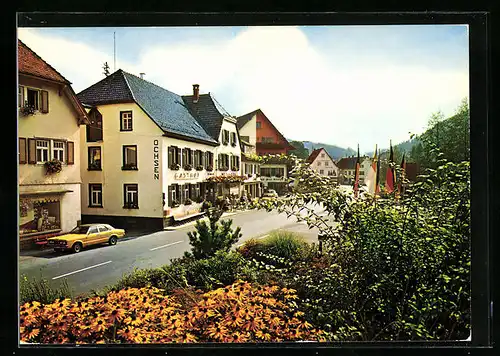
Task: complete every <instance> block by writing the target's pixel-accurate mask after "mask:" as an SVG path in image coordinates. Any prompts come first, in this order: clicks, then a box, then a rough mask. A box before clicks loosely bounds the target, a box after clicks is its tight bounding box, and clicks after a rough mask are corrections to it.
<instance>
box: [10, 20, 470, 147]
mask: <svg viewBox="0 0 500 356" xmlns="http://www.w3.org/2000/svg"><path fill="white" fill-rule="evenodd" d="M113 37H115V38H116V42H115V43H116V52H115V53H116V57H114V55H113V52H114V40H113ZM18 38H19V39H20V40H22V41H23V42H24V43H25V44H26V45H28V46H29V47H30V48H31V49H32V50H34V51H35V52H36V53H37V54H38V55H39V56H41V57H42V58H43V59H44V60H46V61H47V62H48V63H49V64H50V65H52V66H53V67H54V68H55V69H56V70H57V71H59V72H60V73H61V74H62V75H63V76H64V77H66V79H68V80H69V81H70V82H72V86H73V89H74V90H75V92H76V93H78V92H80V91H82V90H83V89H85V88H87V87H89V86H91V85H92V84H94V83H96V82H98V81H99V80H101V79H103V78H104V74H103V69H102V67H103V64H104V62H108V65H109V67H110V71H111V72H114V71H115V70H118V69H123V70H124V71H126V72H129V73H132V74H135V75H137V76H139V74H140V73H145V75H144V79H146V80H148V81H150V82H153V83H155V84H157V85H160V86H161V87H163V88H165V89H168V90H170V91H172V92H174V93H177V94H179V95H190V94H192V84H199V85H200V93H201V94H205V93H209V92H210V93H211V94H212V95H213V96H214V97H215V98H216V100H217V101H218V102H219V103H220V104H221V105H222V106H223V107H224V108H225V109H226V110H227V111H228V112H229V113H230V114H231V115H233V116H241V115H244V114H246V113H248V112H251V111H253V110H256V109H258V108H260V109H261V110H262V111H263V112H264V113H265V114H266V116H267V117H268V118H269V119H270V120H271V121H272V122H273V124H274V125H275V126H276V127H277V128H278V130H280V131H281V133H282V134H283V135H284V136H285V137H286V138H288V139H292V140H302V141H313V142H321V143H327V144H332V145H337V146H340V147H344V148H347V147H351V148H354V147H356V146H357V144H359V146H360V151H361V152H368V151H373V149H374V148H375V144H378V147H379V148H385V147H388V146H389V140H392V142H393V144H394V143H399V142H403V141H406V140H408V139H409V133H410V132H411V133H417V134H418V133H421V132H423V131H424V130H425V129H426V126H427V122H428V119H429V117H430V116H431V114H432V113H435V112H437V111H441V112H443V113H444V115H445V117H449V116H451V115H453V114H454V113H455V111H456V109H457V107H458V106H459V104H460V102H461V100H462V99H463V98H465V97H468V96H469V53H468V52H469V51H468V28H467V26H466V25H401V26H399V25H398V26H395V25H392V26H390V25H387V26H269V27H147V28H146V27H143V28H133V27H120V28H112V27H107V28H98V27H94V28H92V27H88V28H19V29H18ZM114 59H116V65H115V60H114Z"/></svg>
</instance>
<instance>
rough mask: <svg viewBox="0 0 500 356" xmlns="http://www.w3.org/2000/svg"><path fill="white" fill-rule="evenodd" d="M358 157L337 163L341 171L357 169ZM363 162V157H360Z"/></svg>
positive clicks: (347, 158) (342, 159)
mask: <svg viewBox="0 0 500 356" xmlns="http://www.w3.org/2000/svg"><path fill="white" fill-rule="evenodd" d="M356 160H357V157H344V158H341V159H340V160H339V161H338V162H337V167H339V169H354V168H356ZM360 161H361V157H360Z"/></svg>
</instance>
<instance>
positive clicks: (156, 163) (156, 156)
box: [153, 140, 160, 179]
mask: <svg viewBox="0 0 500 356" xmlns="http://www.w3.org/2000/svg"><path fill="white" fill-rule="evenodd" d="M153 172H154V173H153V176H154V179H160V146H159V142H158V140H154V141H153Z"/></svg>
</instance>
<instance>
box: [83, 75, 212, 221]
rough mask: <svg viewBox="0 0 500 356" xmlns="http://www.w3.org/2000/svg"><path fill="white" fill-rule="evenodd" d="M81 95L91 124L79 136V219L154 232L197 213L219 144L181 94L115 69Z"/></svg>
mask: <svg viewBox="0 0 500 356" xmlns="http://www.w3.org/2000/svg"><path fill="white" fill-rule="evenodd" d="M78 97H79V98H80V100H81V101H82V102H83V103H85V104H86V105H88V107H89V108H91V109H90V113H89V115H90V117H91V121H92V125H91V126H90V127H88V128H87V130H86V132H85V134H83V133H82V134H83V135H84V136H83V137H86V140H85V141H86V142H85V144H84V145H82V149H81V159H82V161H84V162H87V165H82V179H83V181H84V185H83V188H82V192H83V194H82V196H83V197H84V199H83V200H82V220H83V221H84V222H108V223H110V224H112V225H116V226H117V227H122V228H126V229H144V230H153V231H154V230H161V229H163V227H164V225H165V223H167V224H168V223H170V222H171V221H172V219H179V218H183V217H186V216H189V215H192V214H195V213H198V212H199V208H200V205H201V204H200V203H201V201H202V199H203V198H204V196H205V194H207V193H208V184H207V183H206V179H207V178H208V177H209V176H211V175H213V174H214V172H215V169H216V164H217V161H216V158H215V157H216V156H215V155H216V147H217V146H218V145H219V143H218V142H217V140H215V139H214V138H212V137H211V136H210V135H209V134H208V133H207V132H206V131H205V129H204V128H203V127H202V125H201V124H200V123H199V122H198V121H197V119H196V118H195V117H194V116H193V115H192V114H191V112H190V110H188V108H187V107H186V105H185V104H184V103H183V98H182V97H181V96H179V95H177V94H175V93H172V92H170V91H168V90H165V89H163V88H161V87H159V86H157V85H155V84H153V83H150V82H148V81H146V80H143V79H141V78H139V77H137V76H135V75H132V74H130V73H126V72H124V71H122V70H118V71H116V72H115V73H113V74H112V75H110V76H108V77H106V78H104V79H103V80H101V81H100V82H98V83H96V84H94V85H92V86H91V87H89V88H87V89H85V90H83V91H82V92H81V93H79V94H78ZM82 131H83V130H82Z"/></svg>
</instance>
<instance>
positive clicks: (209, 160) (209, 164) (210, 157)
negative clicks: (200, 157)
mask: <svg viewBox="0 0 500 356" xmlns="http://www.w3.org/2000/svg"><path fill="white" fill-rule="evenodd" d="M213 166H214V154H213V153H212V152H208V151H207V152H205V162H204V167H205V169H206V170H207V171H211V170H212V169H213Z"/></svg>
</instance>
